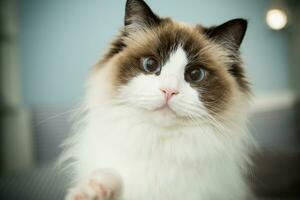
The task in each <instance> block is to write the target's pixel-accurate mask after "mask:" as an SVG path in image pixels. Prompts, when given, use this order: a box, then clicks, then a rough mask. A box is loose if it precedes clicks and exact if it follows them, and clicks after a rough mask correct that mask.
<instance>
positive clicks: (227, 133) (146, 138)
mask: <svg viewBox="0 0 300 200" xmlns="http://www.w3.org/2000/svg"><path fill="white" fill-rule="evenodd" d="M186 64H187V56H186V53H185V52H184V50H183V49H182V48H181V47H179V48H178V49H177V50H176V51H174V52H173V53H172V54H171V55H170V58H169V61H168V62H167V63H166V64H165V65H164V66H163V67H162V71H161V75H160V76H156V75H143V74H141V75H138V76H137V77H135V78H133V79H132V80H131V81H130V82H129V83H128V84H127V85H125V86H123V87H121V88H120V89H119V91H118V96H117V97H116V99H114V100H111V99H110V97H109V95H108V92H107V91H109V89H108V88H109V85H106V84H105V82H107V81H106V78H107V76H108V75H109V73H110V70H109V68H110V67H111V65H113V61H110V62H108V63H107V64H106V66H103V69H102V70H100V71H98V72H95V73H96V74H94V75H93V77H94V78H92V79H91V80H90V83H89V88H88V90H89V91H88V93H87V101H86V105H85V107H87V114H86V116H85V118H84V123H83V126H82V128H81V129H80V130H78V131H77V133H76V134H75V135H74V136H73V137H72V138H71V139H70V147H69V150H67V151H66V154H65V158H72V159H73V160H74V163H73V167H74V169H75V174H76V178H75V180H76V181H80V180H81V179H84V178H85V177H88V176H90V174H91V173H93V171H96V170H99V169H109V170H112V171H113V172H115V173H116V174H118V175H119V176H120V177H121V178H122V184H123V193H122V196H121V199H124V200H220V199H224V200H242V199H245V198H246V196H247V195H248V193H249V191H248V188H247V186H246V183H245V180H244V175H245V173H246V171H247V165H248V161H247V155H248V153H249V152H248V151H249V148H248V144H250V143H251V137H250V136H249V135H248V134H247V131H246V126H245V123H246V120H245V119H246V118H245V111H246V109H245V106H244V105H243V104H238V103H234V102H235V101H234V100H233V103H232V109H233V110H235V111H237V112H235V114H234V115H232V116H230V117H228V118H227V121H224V122H222V123H221V122H220V121H218V120H216V119H214V118H213V117H211V116H210V114H209V112H208V111H207V110H206V108H205V107H204V105H203V104H202V103H201V102H200V101H199V99H198V93H197V91H195V90H194V89H193V88H191V87H190V86H189V84H188V83H187V82H186V81H185V80H184V67H185V65H186ZM100 83H102V84H100ZM161 87H172V88H176V89H178V91H179V94H177V95H175V96H174V97H172V99H171V100H170V104H169V106H170V108H171V109H172V110H173V111H174V112H175V113H176V114H177V115H178V116H181V117H189V118H190V120H191V121H192V122H194V123H186V122H184V121H180V120H178V119H177V118H176V117H175V115H174V114H173V113H172V112H164V111H161V112H160V111H153V110H155V109H156V108H158V107H160V106H161V105H162V104H163V103H164V101H165V100H164V95H163V93H162V92H161V91H160V88H161ZM235 98H236V102H240V101H241V99H239V98H243V95H242V94H238V93H237V95H236V97H235ZM76 181H75V182H76Z"/></svg>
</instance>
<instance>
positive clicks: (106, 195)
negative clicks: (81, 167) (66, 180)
mask: <svg viewBox="0 0 300 200" xmlns="http://www.w3.org/2000/svg"><path fill="white" fill-rule="evenodd" d="M121 186H122V185H121V179H120V177H118V176H116V175H115V174H112V173H110V172H106V171H97V172H94V173H93V174H92V175H91V176H90V177H88V178H87V179H85V180H83V181H81V182H79V184H77V185H76V186H75V187H73V188H71V189H70V190H69V192H68V194H67V196H66V198H65V200H116V199H118V197H119V196H120V193H121Z"/></svg>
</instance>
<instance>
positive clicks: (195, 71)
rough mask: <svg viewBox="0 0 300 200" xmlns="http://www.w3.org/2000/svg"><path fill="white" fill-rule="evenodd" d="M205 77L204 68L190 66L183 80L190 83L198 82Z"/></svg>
mask: <svg viewBox="0 0 300 200" xmlns="http://www.w3.org/2000/svg"><path fill="white" fill-rule="evenodd" d="M204 78H205V70H204V69H202V68H201V67H190V68H188V69H187V70H186V72H185V80H186V81H188V82H190V83H199V82H201V81H202V80H203V79H204Z"/></svg>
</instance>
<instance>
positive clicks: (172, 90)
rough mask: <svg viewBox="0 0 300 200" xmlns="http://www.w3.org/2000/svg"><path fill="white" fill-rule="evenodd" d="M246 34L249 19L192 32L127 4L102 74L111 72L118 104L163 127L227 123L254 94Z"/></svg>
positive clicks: (138, 3) (140, 5)
mask: <svg viewBox="0 0 300 200" xmlns="http://www.w3.org/2000/svg"><path fill="white" fill-rule="evenodd" d="M246 28H247V21H246V20H244V19H234V20H231V21H228V22H226V23H224V24H222V25H220V26H215V27H210V28H205V27H203V26H201V25H196V26H190V25H186V24H183V23H179V22H175V21H173V20H171V19H170V18H161V17H159V16H157V15H156V14H154V13H153V11H152V10H151V9H150V8H149V6H148V5H147V4H146V3H145V2H144V1H142V0H127V2H126V13H125V24H124V28H123V29H122V31H121V34H120V35H119V36H118V37H117V38H116V40H114V41H113V43H112V46H111V48H110V50H109V51H108V53H107V54H106V55H105V57H104V59H103V60H102V61H101V66H100V67H99V69H101V68H105V67H107V68H110V69H107V70H106V71H109V72H110V73H108V74H110V75H109V77H110V78H107V81H109V82H110V86H111V88H112V91H113V93H112V94H111V98H112V99H113V100H116V102H119V103H121V104H123V105H126V106H129V107H131V108H134V109H138V110H141V111H142V112H143V113H145V114H146V115H148V116H150V118H153V120H158V121H159V122H160V123H165V122H166V123H170V122H171V121H174V122H175V121H178V120H187V121H188V120H199V119H200V120H201V119H205V118H206V117H214V118H219V119H222V117H224V116H225V113H231V112H236V111H237V110H239V108H238V106H240V105H241V103H242V101H245V99H246V98H244V97H247V94H248V93H249V87H248V82H247V80H246V79H245V76H244V70H243V67H242V63H241V59H240V56H239V47H240V44H241V42H242V40H243V37H244V35H245V32H246ZM100 71H101V70H100ZM104 71H105V70H104ZM164 120H165V121H164Z"/></svg>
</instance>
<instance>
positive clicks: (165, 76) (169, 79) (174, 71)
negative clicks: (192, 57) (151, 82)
mask: <svg viewBox="0 0 300 200" xmlns="http://www.w3.org/2000/svg"><path fill="white" fill-rule="evenodd" d="M187 64H188V58H187V55H186V53H185V51H184V50H183V49H182V47H179V48H177V50H176V51H174V52H172V53H171V54H170V56H169V60H168V61H167V62H166V64H165V65H164V66H163V67H162V70H161V73H160V77H159V79H160V81H161V88H171V89H176V90H179V86H180V85H181V84H182V83H183V82H184V70H185V67H186V65H187Z"/></svg>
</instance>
